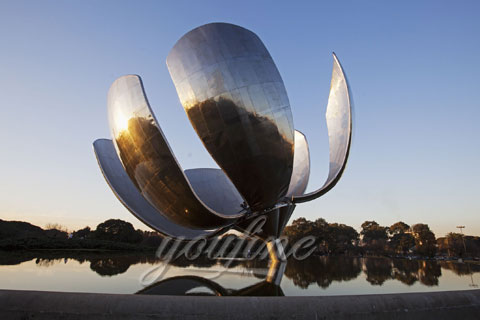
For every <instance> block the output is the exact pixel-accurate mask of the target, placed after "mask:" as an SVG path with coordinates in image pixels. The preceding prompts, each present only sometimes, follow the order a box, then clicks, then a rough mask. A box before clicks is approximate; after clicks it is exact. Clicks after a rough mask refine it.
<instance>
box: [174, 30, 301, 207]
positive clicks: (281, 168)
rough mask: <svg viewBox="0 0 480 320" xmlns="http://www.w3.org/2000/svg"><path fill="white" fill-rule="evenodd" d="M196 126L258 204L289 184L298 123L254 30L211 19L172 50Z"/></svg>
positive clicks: (269, 202) (176, 74)
mask: <svg viewBox="0 0 480 320" xmlns="http://www.w3.org/2000/svg"><path fill="white" fill-rule="evenodd" d="M167 66H168V69H169V71H170V75H171V77H172V80H173V82H174V84H175V87H176V89H177V93H178V96H179V98H180V102H181V103H182V105H183V107H184V109H185V111H186V113H187V116H188V117H189V119H190V122H191V123H192V125H193V127H194V129H195V131H196V132H197V134H198V136H199V137H200V139H201V140H202V142H203V144H204V145H205V147H206V148H207V150H208V152H209V153H210V154H211V155H212V157H213V158H214V160H215V161H216V162H217V163H218V165H219V166H220V168H222V169H223V170H224V172H225V173H226V174H227V176H228V177H229V178H230V180H231V181H232V182H233V184H234V185H235V187H236V188H237V190H238V191H239V192H240V194H242V196H243V197H244V198H245V200H246V201H247V203H248V204H249V205H250V206H251V207H252V209H253V210H261V209H264V208H269V207H272V206H274V205H275V204H276V203H277V201H278V200H279V199H280V198H281V197H283V196H284V195H285V194H286V192H287V189H288V186H289V182H290V177H291V174H292V168H293V152H294V130H293V128H294V127H293V118H292V114H291V110H290V103H289V101H288V97H287V93H286V90H285V87H284V84H283V81H282V78H281V77H280V73H279V72H278V70H277V68H276V66H275V64H274V62H273V60H272V57H271V56H270V54H269V53H268V51H267V49H266V48H265V46H264V45H263V43H262V41H261V40H260V39H259V38H258V36H257V35H255V34H254V33H253V32H251V31H249V30H246V29H244V28H241V27H239V26H235V25H231V24H226V23H212V24H207V25H204V26H201V27H199V28H196V29H194V30H192V31H190V32H188V33H187V34H185V35H184V36H183V37H182V38H181V39H180V40H179V41H178V42H177V43H176V44H175V46H174V47H173V49H172V51H171V52H170V53H169V55H168V57H167Z"/></svg>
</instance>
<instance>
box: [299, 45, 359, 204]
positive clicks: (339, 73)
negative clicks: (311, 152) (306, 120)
mask: <svg viewBox="0 0 480 320" xmlns="http://www.w3.org/2000/svg"><path fill="white" fill-rule="evenodd" d="M352 108H353V106H352V101H351V93H350V88H349V86H348V81H347V78H346V76H345V73H344V72H343V69H342V66H341V65H340V61H338V58H337V56H336V55H335V54H333V71H332V82H331V84H330V95H329V97H328V105H327V113H326V115H325V117H326V120H327V127H328V142H329V144H330V168H329V172H328V178H327V181H326V182H325V184H324V185H323V186H322V187H321V188H320V189H318V190H316V191H313V192H310V193H308V194H305V195H301V196H294V197H293V201H294V202H305V201H310V200H313V199H315V198H318V197H320V196H322V195H323V194H325V193H326V192H328V191H329V190H330V189H331V188H333V187H334V186H335V185H336V184H337V182H338V180H339V179H340V177H341V176H342V173H343V171H344V170H345V166H346V164H347V159H348V153H349V151H350V145H351V141H352Z"/></svg>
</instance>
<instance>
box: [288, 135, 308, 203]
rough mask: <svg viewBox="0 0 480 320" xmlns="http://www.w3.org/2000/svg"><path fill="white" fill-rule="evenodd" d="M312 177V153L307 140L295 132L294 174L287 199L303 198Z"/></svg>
mask: <svg viewBox="0 0 480 320" xmlns="http://www.w3.org/2000/svg"><path fill="white" fill-rule="evenodd" d="M309 177H310V151H309V150H308V142H307V138H306V137H305V135H304V134H303V133H301V132H300V131H298V130H295V154H294V156H293V172H292V178H291V179H290V186H289V187H288V191H287V195H286V196H287V197H292V196H301V195H302V194H303V193H304V192H305V189H307V185H308V179H309Z"/></svg>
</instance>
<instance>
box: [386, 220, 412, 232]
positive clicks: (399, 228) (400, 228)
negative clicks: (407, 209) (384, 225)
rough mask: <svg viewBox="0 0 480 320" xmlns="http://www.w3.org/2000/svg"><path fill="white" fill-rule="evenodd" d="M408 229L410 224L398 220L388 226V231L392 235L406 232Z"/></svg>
mask: <svg viewBox="0 0 480 320" xmlns="http://www.w3.org/2000/svg"><path fill="white" fill-rule="evenodd" d="M409 230H410V226H409V225H408V224H406V223H405V222H402V221H398V222H396V223H394V224H392V225H391V226H390V227H389V228H388V233H390V234H391V235H392V236H393V235H395V234H399V233H405V232H408V231H409Z"/></svg>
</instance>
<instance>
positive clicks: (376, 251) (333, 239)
mask: <svg viewBox="0 0 480 320" xmlns="http://www.w3.org/2000/svg"><path fill="white" fill-rule="evenodd" d="M283 236H284V237H286V238H287V239H288V243H289V244H294V243H296V242H298V241H299V240H300V239H302V238H304V237H307V236H313V238H314V239H315V243H314V246H315V251H314V253H315V254H317V255H339V254H347V255H390V256H420V257H433V256H436V255H440V256H448V257H457V258H459V257H461V258H476V257H480V237H475V236H463V235H462V234H459V233H449V234H447V235H446V236H445V237H440V238H438V239H437V238H436V237H435V234H434V233H433V232H432V231H431V230H430V228H429V226H428V225H427V224H423V223H417V224H414V225H412V226H409V225H408V224H406V223H404V222H402V221H399V222H396V223H394V224H392V225H391V226H389V227H387V226H381V225H379V224H378V223H377V222H376V221H365V222H364V223H362V225H361V230H360V232H357V230H355V228H353V227H351V226H348V225H345V224H339V223H328V222H327V221H326V220H325V219H323V218H319V219H317V220H315V221H310V220H307V219H305V218H298V219H296V220H294V221H293V222H292V224H290V225H289V226H287V227H286V228H285V230H284V233H283ZM163 239H164V237H163V236H162V235H161V234H159V233H157V232H154V231H142V230H139V229H135V228H134V227H133V225H132V224H131V223H129V222H126V221H122V220H119V219H109V220H106V221H104V222H102V223H100V224H98V225H97V227H96V229H94V230H92V229H91V228H90V227H85V228H82V229H79V230H76V231H73V232H68V230H67V229H66V228H65V227H63V226H61V225H59V224H48V225H47V226H46V227H45V229H42V228H40V227H37V226H34V225H32V224H29V223H27V222H20V221H3V220H0V249H3V250H15V249H56V248H61V249H67V248H71V249H100V250H102V249H105V250H137V249H139V248H142V249H151V250H154V249H155V248H158V246H159V245H160V244H161V243H162V240H163ZM215 239H218V238H214V239H209V240H208V241H209V242H212V241H214V240H215ZM218 240H219V241H218V242H219V244H218V246H217V247H218V248H221V247H222V246H223V247H226V248H227V250H226V251H228V248H234V247H235V246H236V244H237V243H238V242H239V241H243V240H244V238H243V235H240V236H238V235H236V234H231V233H228V234H225V235H222V236H219V239H218ZM262 246H264V244H263V243H262V242H261V241H259V242H258V243H257V244H256V245H255V247H253V248H252V252H253V251H257V250H261V249H262ZM180 248H181V247H180Z"/></svg>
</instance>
